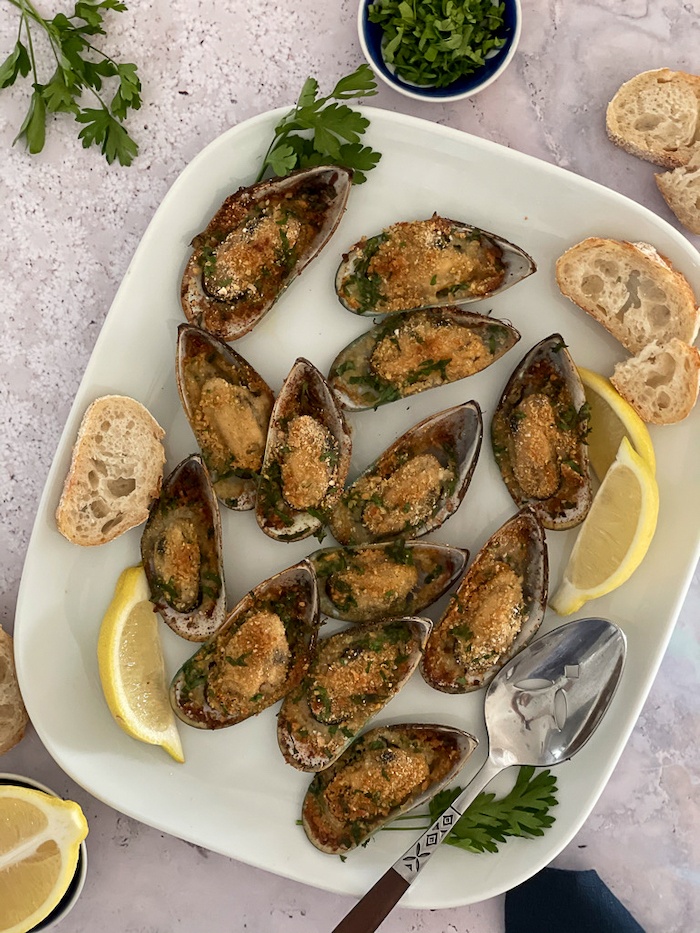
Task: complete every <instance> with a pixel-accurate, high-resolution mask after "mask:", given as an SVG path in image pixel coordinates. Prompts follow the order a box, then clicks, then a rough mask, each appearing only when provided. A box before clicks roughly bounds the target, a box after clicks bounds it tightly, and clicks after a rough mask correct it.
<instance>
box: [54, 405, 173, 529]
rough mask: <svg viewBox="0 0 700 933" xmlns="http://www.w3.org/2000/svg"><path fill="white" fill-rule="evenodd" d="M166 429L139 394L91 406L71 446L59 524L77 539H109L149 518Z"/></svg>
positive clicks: (162, 461)
mask: <svg viewBox="0 0 700 933" xmlns="http://www.w3.org/2000/svg"><path fill="white" fill-rule="evenodd" d="M164 436H165V432H164V431H163V429H162V428H161V426H160V425H159V424H158V422H157V421H156V420H155V418H154V417H153V416H152V415H151V413H150V412H149V411H148V410H147V409H146V408H145V407H144V406H143V405H142V404H141V403H140V402H137V401H136V400H135V399H132V398H129V397H128V396H123V395H107V396H102V397H101V398H98V399H95V401H94V402H93V403H92V404H91V405H90V406H89V407H88V408H87V410H86V412H85V414H84V415H83V419H82V421H81V423H80V428H79V429H78V435H77V438H76V441H75V444H74V446H73V453H72V457H71V464H70V467H69V469H68V474H67V476H66V479H65V483H64V486H63V492H62V494H61V498H60V501H59V503H58V508H57V509H56V524H57V526H58V530H59V531H60V532H61V534H62V535H64V537H66V538H67V539H68V540H69V541H71V542H73V543H74V544H79V545H82V546H84V547H91V546H95V545H99V544H105V543H106V542H108V541H111V540H113V539H114V538H116V537H117V536H118V535H120V534H123V533H124V532H125V531H127V530H128V529H129V528H133V527H134V526H136V525H140V524H141V523H142V522H144V521H145V520H146V519H147V518H148V510H149V506H150V504H151V502H152V501H153V500H154V499H156V498H157V497H158V495H159V494H160V487H161V483H162V480H163V466H164V464H165V449H164V447H163V444H162V438H163V437H164Z"/></svg>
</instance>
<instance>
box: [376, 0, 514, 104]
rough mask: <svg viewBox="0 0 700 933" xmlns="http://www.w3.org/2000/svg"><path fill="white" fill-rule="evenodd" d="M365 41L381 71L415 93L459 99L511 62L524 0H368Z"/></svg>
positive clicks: (396, 85)
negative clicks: (522, 0)
mask: <svg viewBox="0 0 700 933" xmlns="http://www.w3.org/2000/svg"><path fill="white" fill-rule="evenodd" d="M358 26H359V33H360V42H361V44H362V46H363V50H364V52H365V55H366V56H367V58H368V60H369V61H370V64H372V67H373V68H374V70H375V71H376V73H377V74H378V75H379V76H380V77H382V78H383V80H385V81H386V82H387V83H388V84H390V85H391V86H393V87H394V88H395V89H396V90H399V91H401V92H402V93H404V94H407V95H408V96H411V97H418V98H423V99H432V100H454V99H458V98H460V97H467V96H469V95H470V94H474V93H476V91H478V90H481V89H482V88H483V87H486V86H487V85H488V84H490V83H491V82H492V81H493V80H494V79H495V78H496V77H497V76H498V75H499V74H500V73H501V72H502V71H503V70H504V69H505V67H506V66H507V64H508V63H509V62H510V60H511V58H512V56H513V54H514V52H515V47H516V45H517V42H518V38H519V33H520V3H519V0H363V2H362V3H361V6H360V17H359V20H358Z"/></svg>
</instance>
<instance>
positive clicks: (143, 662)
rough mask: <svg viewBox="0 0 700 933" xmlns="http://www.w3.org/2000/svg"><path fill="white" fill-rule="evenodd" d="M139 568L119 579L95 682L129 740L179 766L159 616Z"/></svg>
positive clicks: (102, 634) (180, 757)
mask: <svg viewBox="0 0 700 933" xmlns="http://www.w3.org/2000/svg"><path fill="white" fill-rule="evenodd" d="M149 595H150V593H149V589H148V582H147V580H146V574H145V573H144V571H143V568H142V567H141V566H140V565H139V566H137V567H129V568H127V569H126V570H125V571H123V573H122V574H121V576H120V577H119V580H118V581H117V586H116V589H115V591H114V597H113V598H112V602H111V603H110V605H109V607H108V609H107V612H106V613H105V616H104V618H103V620H102V626H101V628H100V635H99V639H98V643H97V660H98V663H99V668H100V680H101V681H102V689H103V691H104V695H105V699H106V700H107V705H108V706H109V709H110V712H111V713H112V715H113V716H114V718H115V719H116V720H117V722H118V723H119V725H120V726H121V727H122V729H124V731H125V732H127V733H128V734H129V735H131V736H133V737H134V738H135V739H140V740H141V741H142V742H148V743H150V744H151V745H161V746H162V747H163V748H164V749H165V751H166V752H168V754H170V755H172V757H173V758H174V759H175V761H180V762H182V761H184V760H185V758H184V755H183V752H182V744H181V742H180V735H179V733H178V731H177V725H176V720H175V714H174V713H173V710H172V707H171V706H170V699H169V697H168V688H167V685H166V681H165V664H164V662H163V651H162V648H161V643H160V635H159V632H158V615H157V613H156V610H155V607H154V605H153V603H152V602H150V600H149Z"/></svg>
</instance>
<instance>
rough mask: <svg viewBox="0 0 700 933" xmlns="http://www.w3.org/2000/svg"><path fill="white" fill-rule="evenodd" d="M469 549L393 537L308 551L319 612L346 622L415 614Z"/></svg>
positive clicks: (458, 569) (447, 581) (448, 580)
mask: <svg viewBox="0 0 700 933" xmlns="http://www.w3.org/2000/svg"><path fill="white" fill-rule="evenodd" d="M468 557H469V552H468V551H465V550H463V549H462V548H455V547H450V546H449V545H443V544H430V543H426V544H422V543H419V542H417V541H404V540H403V539H401V538H397V539H396V540H395V541H391V542H388V543H379V544H367V545H365V546H364V547H351V548H342V547H328V548H322V549H320V550H318V551H315V552H314V553H313V554H311V555H310V556H309V560H310V561H311V563H312V564H313V567H314V570H315V571H316V577H317V578H318V583H319V600H320V604H321V612H324V613H326V615H329V616H333V617H334V618H336V619H343V620H345V621H347V622H372V621H379V620H380V619H384V618H387V617H388V616H405V615H415V614H416V613H418V612H422V611H423V609H425V608H426V607H427V606H429V605H430V604H431V603H433V602H435V600H436V599H439V597H440V596H442V594H443V593H444V592H445V591H446V590H447V589H448V587H449V586H451V584H452V583H453V582H454V581H455V580H456V579H457V578H458V577H459V576H460V574H461V573H462V571H463V570H464V567H465V565H466V562H467V559H468Z"/></svg>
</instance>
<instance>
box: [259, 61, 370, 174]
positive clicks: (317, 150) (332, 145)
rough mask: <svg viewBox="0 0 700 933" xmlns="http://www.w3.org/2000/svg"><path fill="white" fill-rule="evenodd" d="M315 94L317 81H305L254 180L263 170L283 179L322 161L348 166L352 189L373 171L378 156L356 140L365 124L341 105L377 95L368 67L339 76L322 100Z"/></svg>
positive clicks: (283, 119)
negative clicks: (338, 79)
mask: <svg viewBox="0 0 700 933" xmlns="http://www.w3.org/2000/svg"><path fill="white" fill-rule="evenodd" d="M318 93H319V86H318V81H316V79H315V78H312V77H309V78H307V79H306V81H305V82H304V85H303V87H302V89H301V93H300V94H299V99H298V100H297V102H296V106H295V107H294V108H293V109H292V110H290V111H289V113H287V114H285V116H284V117H282V119H281V120H280V122H279V123H278V124H277V126H276V127H275V132H274V137H273V140H272V142H271V143H270V147H269V149H268V150H267V152H266V153H265V157H264V159H263V162H262V166H261V168H260V173H259V174H258V177H257V179H256V181H260V180H261V179H262V178H263V176H264V175H265V173H266V172H267V171H268V169H269V170H270V171H271V172H272V174H274V175H279V176H283V175H288V174H289V173H290V172H292V171H294V169H298V168H310V167H311V166H314V165H325V164H327V163H330V164H332V165H342V166H344V167H345V168H351V169H352V170H353V173H354V174H353V181H354V183H355V184H356V185H360V184H362V182H363V181H366V178H367V176H366V173H367V172H369V171H370V170H371V169H373V168H374V166H375V165H376V164H377V162H378V161H379V159H380V158H381V154H380V153H379V152H375V151H374V150H373V149H372V148H371V147H370V146H363V145H362V143H361V142H360V138H361V137H362V135H363V134H364V132H365V130H366V129H367V127H368V126H369V120H368V119H367V118H366V117H363V116H362V114H360V113H358V112H357V111H356V110H353V109H352V108H351V107H348V105H347V104H345V103H343V101H346V100H352V99H354V98H358V97H371V96H372V95H373V94H376V93H377V83H376V81H375V79H374V75H373V74H372V70H371V69H370V67H369V65H360V67H359V68H358V69H357V70H356V71H353V73H352V74H349V75H346V76H345V77H344V78H341V79H340V81H338V83H337V84H336V86H335V87H334V88H333V90H332V91H331V93H330V94H329V95H328V96H327V97H319V96H318Z"/></svg>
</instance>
